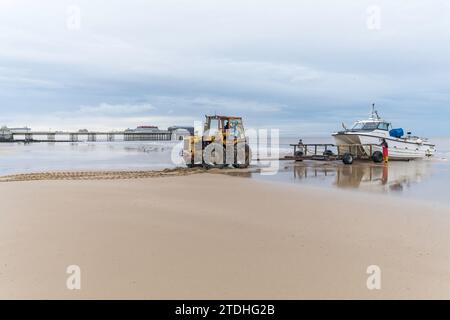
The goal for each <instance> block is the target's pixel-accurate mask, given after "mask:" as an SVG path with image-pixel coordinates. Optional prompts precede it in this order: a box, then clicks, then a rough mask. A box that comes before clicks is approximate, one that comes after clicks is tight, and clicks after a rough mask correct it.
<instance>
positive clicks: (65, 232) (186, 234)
mask: <svg viewBox="0 0 450 320" xmlns="http://www.w3.org/2000/svg"><path fill="white" fill-rule="evenodd" d="M0 194H1V199H2V200H1V201H0V220H1V223H0V235H1V239H0V246H1V250H0V262H1V263H0V298H11V299H15V298H31V299H45V298H63V299H77V298H88V299H93V298H137V299H229V298H234V299H241V298H242V299H244V298H245V299H248V298H252V299H264V298H274V299H304V298H375V299H377V298H402V299H403V298H448V297H449V296H450V270H449V269H448V265H449V263H450V241H449V236H448V235H449V234H450V216H449V214H448V213H449V212H450V211H449V208H448V207H443V206H441V207H438V206H432V205H428V204H425V203H415V202H411V201H409V200H408V201H407V200H401V199H391V198H388V197H380V196H373V195H366V194H360V193H358V194H356V193H352V192H343V191H338V190H331V189H317V188H313V187H299V186H295V187H294V186H290V185H282V184H278V183H268V182H261V181H255V180H253V179H244V178H240V177H230V176H226V175H217V174H203V173H201V174H195V175H187V176H176V177H174V176H167V177H154V178H147V179H132V180H89V181H79V180H74V181H29V182H9V183H0ZM69 265H78V266H80V268H81V290H74V291H70V290H68V289H67V288H66V280H67V277H68V276H69V275H68V274H66V268H67V266H69ZM369 265H378V266H379V267H380V268H381V271H382V277H381V281H382V282H381V284H382V288H381V290H374V291H370V290H368V289H367V287H366V280H367V277H368V275H367V274H366V269H367V267H368V266H369Z"/></svg>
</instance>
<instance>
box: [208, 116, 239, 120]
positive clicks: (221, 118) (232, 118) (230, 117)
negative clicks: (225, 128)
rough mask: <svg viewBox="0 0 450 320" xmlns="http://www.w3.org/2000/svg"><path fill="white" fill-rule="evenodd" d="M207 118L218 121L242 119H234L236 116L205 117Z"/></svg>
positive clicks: (237, 118)
mask: <svg viewBox="0 0 450 320" xmlns="http://www.w3.org/2000/svg"><path fill="white" fill-rule="evenodd" d="M205 117H206V118H209V119H218V120H227V119H231V120H239V119H242V117H234V116H218V115H214V116H208V115H206V116H205Z"/></svg>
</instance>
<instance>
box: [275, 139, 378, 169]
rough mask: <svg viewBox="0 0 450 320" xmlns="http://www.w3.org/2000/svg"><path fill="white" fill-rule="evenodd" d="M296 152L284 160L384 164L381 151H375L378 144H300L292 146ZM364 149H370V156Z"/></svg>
mask: <svg viewBox="0 0 450 320" xmlns="http://www.w3.org/2000/svg"><path fill="white" fill-rule="evenodd" d="M290 146H291V147H293V148H294V152H293V154H292V155H290V156H285V157H284V160H294V161H303V160H317V161H338V160H341V161H342V162H343V163H344V164H352V163H353V161H354V160H372V161H373V162H375V163H381V162H383V154H382V152H380V151H379V150H375V151H374V147H375V146H377V147H378V148H379V147H380V146H379V145H376V144H345V145H339V146H337V145H334V144H330V143H307V144H304V143H301V142H300V143H298V144H290ZM364 147H368V149H369V154H370V156H369V155H368V154H367V153H366V151H365V149H364Z"/></svg>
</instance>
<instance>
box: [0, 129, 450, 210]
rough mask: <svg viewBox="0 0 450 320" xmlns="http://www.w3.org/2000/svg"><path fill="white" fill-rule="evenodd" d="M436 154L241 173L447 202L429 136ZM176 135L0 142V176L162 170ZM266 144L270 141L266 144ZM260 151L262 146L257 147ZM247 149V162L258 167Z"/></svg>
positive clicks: (445, 175)
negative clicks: (145, 138) (377, 162)
mask: <svg viewBox="0 0 450 320" xmlns="http://www.w3.org/2000/svg"><path fill="white" fill-rule="evenodd" d="M302 140H303V143H332V140H331V138H328V137H306V138H303V139H302ZM430 141H431V142H433V143H435V144H436V149H437V153H436V155H435V156H434V157H433V158H431V159H427V160H417V161H410V162H394V161H391V162H390V163H389V165H388V166H380V165H374V164H370V163H365V164H362V163H361V164H358V163H355V164H353V165H351V166H344V165H343V164H342V163H340V162H319V161H304V162H299V163H294V162H291V161H279V162H278V163H275V164H274V163H270V166H272V167H274V166H276V170H275V171H273V172H271V173H270V174H261V173H260V172H259V171H258V170H257V171H258V172H251V173H245V174H242V176H246V177H249V178H253V179H259V180H265V181H274V182H284V183H291V184H295V185H310V186H315V187H325V188H339V189H345V190H357V191H362V192H370V193H374V192H375V193H380V194H386V195H390V196H402V197H409V198H412V199H417V200H425V201H432V202H435V203H437V204H438V203H444V204H448V205H450V197H448V189H449V188H450V138H446V137H444V138H434V139H430ZM297 142H298V138H296V137H281V138H280V140H279V144H278V151H279V155H280V156H283V155H287V154H291V153H292V147H291V146H290V144H294V143H297ZM182 147H183V143H182V141H115V142H106V141H103V142H102V141H97V142H87V141H84V142H83V141H80V142H36V143H23V142H13V143H0V176H5V175H10V174H18V173H31V172H46V171H97V170H162V169H166V168H176V167H183V166H184V163H183V161H182V158H181V150H182ZM269 149H270V147H269ZM260 151H261V152H262V153H263V154H264V152H267V150H264V148H261V149H260ZM260 156H261V155H260V154H259V152H258V151H257V152H255V151H253V158H254V160H253V161H252V167H253V168H259V167H260V168H264V167H266V166H268V163H267V162H266V161H257V160H256V158H258V157H260Z"/></svg>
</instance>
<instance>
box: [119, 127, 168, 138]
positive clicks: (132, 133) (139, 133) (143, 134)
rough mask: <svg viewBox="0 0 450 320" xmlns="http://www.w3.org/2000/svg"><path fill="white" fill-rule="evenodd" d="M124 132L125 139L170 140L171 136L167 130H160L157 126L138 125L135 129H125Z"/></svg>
mask: <svg viewBox="0 0 450 320" xmlns="http://www.w3.org/2000/svg"><path fill="white" fill-rule="evenodd" d="M124 133H125V135H124V140H125V141H142V140H145V141H153V140H170V138H171V134H170V132H169V131H168V130H160V129H159V128H158V127H157V126H138V127H136V129H126V130H125V131H124Z"/></svg>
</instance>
